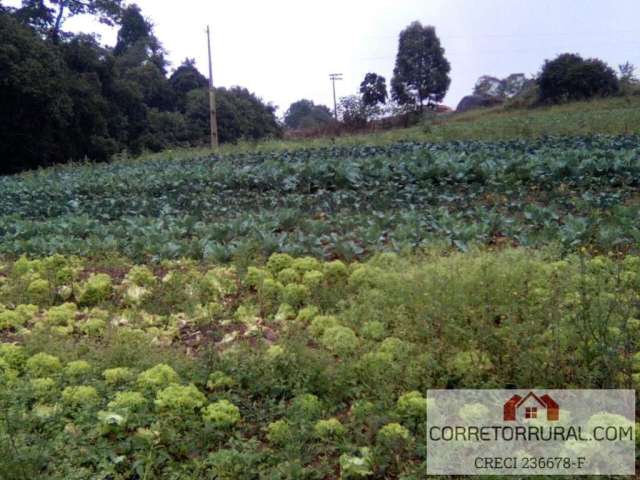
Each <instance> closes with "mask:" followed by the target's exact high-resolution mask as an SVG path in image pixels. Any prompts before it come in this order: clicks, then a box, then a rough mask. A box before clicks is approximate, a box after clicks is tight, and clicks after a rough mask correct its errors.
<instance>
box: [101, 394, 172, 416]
mask: <svg viewBox="0 0 640 480" xmlns="http://www.w3.org/2000/svg"><path fill="white" fill-rule="evenodd" d="M164 396H165V397H167V395H166V394H165V395H164ZM158 398H159V397H158ZM167 400H168V401H171V400H172V399H171V398H169V399H167ZM146 404H147V399H146V398H145V397H144V395H142V394H141V393H140V392H128V391H124V392H116V395H115V398H114V399H113V400H111V401H110V402H109V404H108V405H107V406H108V407H109V409H111V410H115V411H117V412H124V413H128V412H135V411H138V410H140V409H142V408H143V407H145V406H146ZM174 406H179V405H174V403H173V402H171V405H169V406H168V408H173V407H174Z"/></svg>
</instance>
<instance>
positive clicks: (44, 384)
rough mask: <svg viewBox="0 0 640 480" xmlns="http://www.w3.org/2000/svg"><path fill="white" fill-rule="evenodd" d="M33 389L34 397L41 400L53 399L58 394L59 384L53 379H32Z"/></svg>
mask: <svg viewBox="0 0 640 480" xmlns="http://www.w3.org/2000/svg"><path fill="white" fill-rule="evenodd" d="M30 384H31V389H32V390H33V395H34V396H35V397H36V398H37V399H39V400H43V399H46V398H51V397H52V396H53V395H54V394H55V393H57V392H56V387H57V385H58V384H57V382H56V381H55V380H54V379H53V378H51V377H44V378H33V379H31V382H30Z"/></svg>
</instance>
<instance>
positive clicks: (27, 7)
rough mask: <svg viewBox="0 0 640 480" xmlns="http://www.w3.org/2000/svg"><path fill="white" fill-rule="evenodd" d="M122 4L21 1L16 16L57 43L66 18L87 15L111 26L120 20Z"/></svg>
mask: <svg viewBox="0 0 640 480" xmlns="http://www.w3.org/2000/svg"><path fill="white" fill-rule="evenodd" d="M122 3H123V0H22V8H21V9H19V10H18V12H17V15H18V18H20V19H22V20H24V21H25V22H27V23H28V24H30V25H32V26H34V27H35V28H37V29H38V30H40V32H41V33H43V34H45V35H48V36H49V37H50V38H51V39H52V40H53V41H54V42H56V43H57V42H58V41H59V40H60V33H61V30H62V26H63V24H64V22H65V20H67V19H68V18H70V17H73V16H76V15H82V14H89V15H94V16H96V17H97V18H98V19H99V21H100V22H101V23H105V24H107V25H113V24H114V23H117V21H118V20H119V18H120V15H121V13H122Z"/></svg>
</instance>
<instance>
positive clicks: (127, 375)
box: [102, 367, 134, 385]
mask: <svg viewBox="0 0 640 480" xmlns="http://www.w3.org/2000/svg"><path fill="white" fill-rule="evenodd" d="M102 376H103V377H104V381H105V382H106V383H107V385H121V384H123V383H127V382H130V381H131V380H133V378H134V373H133V371H132V370H131V369H130V368H126V367H116V368H108V369H106V370H105V371H104V372H102Z"/></svg>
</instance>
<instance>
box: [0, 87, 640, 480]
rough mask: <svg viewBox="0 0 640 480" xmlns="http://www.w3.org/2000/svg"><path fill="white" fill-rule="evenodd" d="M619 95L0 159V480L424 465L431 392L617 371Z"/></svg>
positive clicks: (623, 357)
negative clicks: (99, 156) (95, 159)
mask: <svg viewBox="0 0 640 480" xmlns="http://www.w3.org/2000/svg"><path fill="white" fill-rule="evenodd" d="M639 104H640V97H627V98H615V99H610V100H600V101H595V102H589V103H576V104H569V105H564V106H557V107H550V108H545V109H539V110H527V111H518V110H511V111H509V110H500V109H494V110H489V111H477V112H471V113H468V114H463V115H452V116H450V117H447V118H438V119H436V120H434V121H433V122H428V123H425V124H423V125H420V126H418V127H415V128H412V129H408V130H398V131H389V132H384V133H379V134H370V135H360V136H352V137H342V138H338V139H336V140H335V142H332V141H331V140H330V139H329V140H328V139H324V140H314V141H310V142H269V143H264V144H260V145H238V146H234V147H225V148H224V149H223V151H222V152H221V154H220V155H218V156H212V155H211V153H210V152H206V151H197V150H174V151H165V152H163V153H161V154H154V155H146V156H143V157H141V158H135V159H132V158H120V159H119V160H117V161H115V162H113V163H110V164H81V165H67V166H63V167H56V168H50V169H45V170H41V171H37V172H32V173H27V174H22V175H16V176H7V177H1V178H0V212H2V213H0V254H1V255H2V257H1V261H0V341H1V342H2V343H0V411H2V412H5V415H4V421H3V422H0V478H11V479H26V478H29V479H36V478H43V479H44V478H47V479H50V478H54V479H67V478H109V479H122V480H132V479H142V478H144V479H149V478H219V479H255V478H268V479H286V478H291V479H292V478H299V479H336V478H343V479H357V478H373V479H383V478H386V479H403V480H413V479H422V478H425V477H426V469H425V467H426V464H427V462H428V459H427V458H426V453H425V438H426V431H425V428H426V425H425V417H426V399H425V395H426V391H427V390H428V389H431V388H512V387H523V388H525V387H531V386H539V385H543V386H544V387H546V388H637V387H638V386H639V382H640V357H639V354H638V350H639V348H638V346H639V342H640V321H639V320H638V318H640V256H639V255H640V252H638V245H639V244H640V243H639V242H640V222H639V220H640V203H639V202H638V200H639V198H640V196H639V193H640V183H639V182H640V180H639V179H640V131H639V130H640V109H639V108H638V107H639V106H640V105H639ZM586 332H588V335H587V334H586ZM79 453H80V454H79ZM595 454H596V455H597V452H596V453H595Z"/></svg>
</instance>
